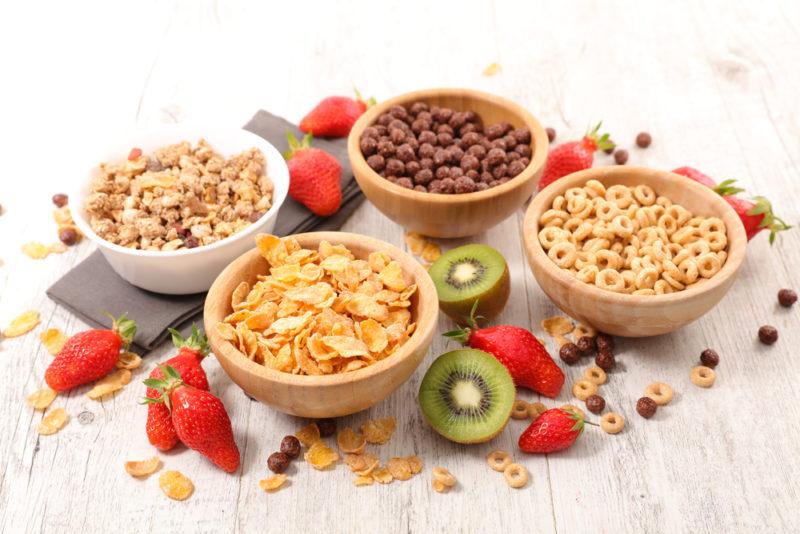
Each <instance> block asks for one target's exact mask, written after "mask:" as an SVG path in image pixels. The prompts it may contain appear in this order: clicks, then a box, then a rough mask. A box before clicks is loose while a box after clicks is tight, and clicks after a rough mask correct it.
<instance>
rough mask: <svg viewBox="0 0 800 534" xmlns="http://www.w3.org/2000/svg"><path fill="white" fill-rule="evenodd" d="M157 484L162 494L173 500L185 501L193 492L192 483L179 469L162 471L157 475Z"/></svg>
mask: <svg viewBox="0 0 800 534" xmlns="http://www.w3.org/2000/svg"><path fill="white" fill-rule="evenodd" d="M158 486H159V487H160V488H161V491H163V492H164V495H166V496H167V497H169V498H170V499H172V500H175V501H185V500H186V499H188V498H189V496H190V495H191V494H192V492H194V484H192V481H191V480H189V478H188V477H187V476H186V475H184V474H183V473H181V472H180V471H164V472H163V473H162V474H161V476H160V477H158Z"/></svg>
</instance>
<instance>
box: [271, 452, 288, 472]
mask: <svg viewBox="0 0 800 534" xmlns="http://www.w3.org/2000/svg"><path fill="white" fill-rule="evenodd" d="M291 461H292V460H291V458H289V455H288V454H286V453H285V452H273V453H272V454H270V455H269V458H267V467H268V468H269V470H270V471H272V472H273V473H283V472H284V471H286V468H287V467H289V463H290V462H291Z"/></svg>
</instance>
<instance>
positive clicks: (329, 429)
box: [317, 419, 336, 438]
mask: <svg viewBox="0 0 800 534" xmlns="http://www.w3.org/2000/svg"><path fill="white" fill-rule="evenodd" d="M317 427H318V428H319V435H320V436H321V437H323V438H327V437H329V436H332V435H334V434H336V419H320V420H319V421H317Z"/></svg>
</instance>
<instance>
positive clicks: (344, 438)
mask: <svg viewBox="0 0 800 534" xmlns="http://www.w3.org/2000/svg"><path fill="white" fill-rule="evenodd" d="M336 443H337V444H338V445H339V450H341V451H342V452H349V453H354V454H361V453H362V452H364V447H366V445H367V440H366V439H365V438H364V435H363V434H358V433H357V432H355V431H354V430H353V429H352V428H350V427H349V426H348V427H345V428H344V429H342V430H340V431H339V434H338V435H337V436H336Z"/></svg>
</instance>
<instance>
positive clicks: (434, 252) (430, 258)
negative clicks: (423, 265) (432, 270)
mask: <svg viewBox="0 0 800 534" xmlns="http://www.w3.org/2000/svg"><path fill="white" fill-rule="evenodd" d="M441 255H442V249H441V248H440V247H439V245H437V244H436V243H434V242H433V241H429V242H428V243H426V244H425V248H424V249H423V251H422V255H421V258H422V259H423V260H425V261H426V262H431V263H432V262H434V261H436V260H438V259H439V256H441Z"/></svg>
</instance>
